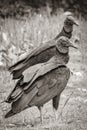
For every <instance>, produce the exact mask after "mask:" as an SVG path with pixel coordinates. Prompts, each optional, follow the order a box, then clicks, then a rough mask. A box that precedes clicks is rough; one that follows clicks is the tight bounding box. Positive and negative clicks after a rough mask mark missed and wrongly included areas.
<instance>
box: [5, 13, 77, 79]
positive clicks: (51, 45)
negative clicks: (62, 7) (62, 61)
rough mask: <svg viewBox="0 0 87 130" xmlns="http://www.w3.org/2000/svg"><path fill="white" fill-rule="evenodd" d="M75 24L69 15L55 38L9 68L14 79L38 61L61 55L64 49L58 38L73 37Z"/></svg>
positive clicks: (41, 61)
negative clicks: (59, 44)
mask: <svg viewBox="0 0 87 130" xmlns="http://www.w3.org/2000/svg"><path fill="white" fill-rule="evenodd" d="M74 24H75V25H78V24H77V22H76V21H75V19H74V18H73V17H72V16H67V18H66V20H65V22H64V26H63V29H62V31H61V32H60V33H59V34H58V35H57V36H56V37H55V38H54V39H52V40H50V41H48V42H46V43H45V44H43V45H42V46H40V47H38V48H36V49H35V50H33V51H32V52H31V53H30V54H28V55H27V56H26V57H25V58H24V59H22V60H20V61H18V62H17V63H15V64H14V65H12V66H11V67H9V68H8V70H9V71H10V73H11V74H12V75H13V79H20V78H21V77H22V73H23V72H24V71H25V70H26V69H27V68H29V67H30V66H33V65H35V64H38V63H43V62H47V61H48V60H49V59H50V58H52V57H53V56H54V55H56V54H57V53H58V54H57V55H60V53H61V51H60V50H62V48H61V46H59V47H58V44H57V43H58V41H59V40H58V39H59V38H60V37H67V38H71V36H72V32H73V25H74ZM67 52H68V50H67V51H65V52H64V55H67Z"/></svg>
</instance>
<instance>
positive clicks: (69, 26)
mask: <svg viewBox="0 0 87 130" xmlns="http://www.w3.org/2000/svg"><path fill="white" fill-rule="evenodd" d="M73 25H76V26H79V24H78V22H77V21H76V20H75V18H74V17H73V16H71V15H68V16H67V18H66V19H65V21H64V31H65V32H66V33H70V32H72V31H73Z"/></svg>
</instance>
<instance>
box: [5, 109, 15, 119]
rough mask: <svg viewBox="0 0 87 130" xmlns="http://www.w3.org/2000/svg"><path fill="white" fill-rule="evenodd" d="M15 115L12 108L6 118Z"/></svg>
mask: <svg viewBox="0 0 87 130" xmlns="http://www.w3.org/2000/svg"><path fill="white" fill-rule="evenodd" d="M13 115H15V113H13V111H12V110H10V111H9V112H8V113H6V115H5V118H9V117H11V116H13Z"/></svg>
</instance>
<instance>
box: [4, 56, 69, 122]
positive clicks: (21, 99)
mask: <svg viewBox="0 0 87 130" xmlns="http://www.w3.org/2000/svg"><path fill="white" fill-rule="evenodd" d="M35 66H36V71H35V72H34V75H33V77H31V79H30V80H29V81H28V82H26V83H25V82H23V83H22V84H20V82H21V81H20V80H19V81H18V82H17V84H16V86H15V88H14V89H13V90H12V92H11V93H10V95H9V96H8V98H7V100H6V102H7V103H12V105H11V110H10V111H9V112H8V113H7V114H6V115H5V118H8V117H11V116H13V115H15V114H17V113H19V112H21V111H23V110H25V109H26V108H29V107H32V106H37V107H38V109H39V110H40V111H41V107H42V106H43V105H44V104H45V103H46V102H48V101H49V100H51V99H52V101H53V108H54V109H55V110H57V109H58V105H59V99H60V95H61V92H62V91H63V90H64V89H65V87H66V85H67V82H68V79H69V77H70V70H69V68H67V67H66V66H65V64H61V63H59V60H58V58H57V57H56V56H54V57H52V58H51V59H50V60H49V61H47V62H45V63H41V64H38V68H37V65H35ZM40 119H41V121H42V120H43V116H42V113H41V112H40Z"/></svg>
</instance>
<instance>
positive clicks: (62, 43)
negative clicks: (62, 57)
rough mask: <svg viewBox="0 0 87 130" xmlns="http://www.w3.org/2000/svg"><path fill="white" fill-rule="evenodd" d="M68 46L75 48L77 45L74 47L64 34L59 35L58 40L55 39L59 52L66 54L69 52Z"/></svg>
mask: <svg viewBox="0 0 87 130" xmlns="http://www.w3.org/2000/svg"><path fill="white" fill-rule="evenodd" d="M69 47H73V48H75V49H77V47H75V46H74V45H73V43H72V42H71V41H70V40H69V39H68V38H67V37H65V36H61V37H60V38H59V39H58V40H57V49H58V51H59V52H60V53H63V54H66V53H68V52H69Z"/></svg>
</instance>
